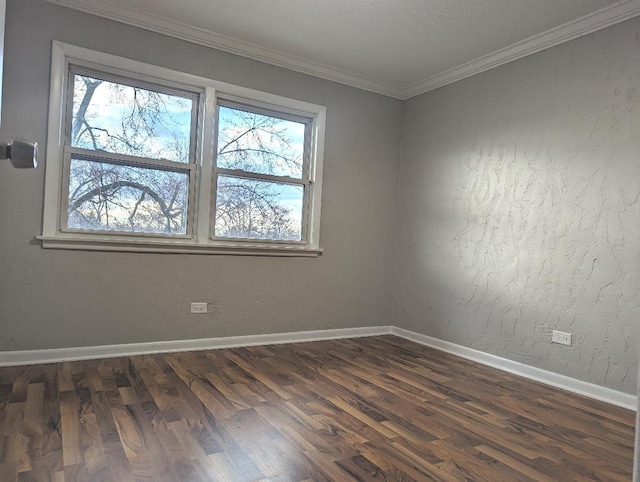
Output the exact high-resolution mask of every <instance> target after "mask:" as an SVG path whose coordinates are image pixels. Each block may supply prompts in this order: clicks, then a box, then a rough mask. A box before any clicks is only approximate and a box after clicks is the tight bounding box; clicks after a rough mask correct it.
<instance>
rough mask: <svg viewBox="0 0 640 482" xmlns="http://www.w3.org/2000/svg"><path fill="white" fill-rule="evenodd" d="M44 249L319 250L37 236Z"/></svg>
mask: <svg viewBox="0 0 640 482" xmlns="http://www.w3.org/2000/svg"><path fill="white" fill-rule="evenodd" d="M36 239H39V240H40V241H42V247H43V248H45V249H71V250H81V251H120V252H133V253H179V254H217V255H236V256H280V257H306V258H316V257H318V256H320V255H321V254H322V249H320V248H309V247H307V246H285V245H278V244H267V243H255V244H254V243H219V242H218V243H215V244H214V243H213V242H210V243H206V244H204V243H199V244H196V243H193V242H188V241H187V242H185V241H174V240H170V241H167V240H158V239H153V240H151V239H144V240H141V239H127V238H122V237H118V238H115V237H114V238H111V237H104V236H95V237H94V236H36Z"/></svg>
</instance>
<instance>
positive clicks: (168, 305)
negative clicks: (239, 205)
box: [0, 0, 402, 350]
mask: <svg viewBox="0 0 640 482" xmlns="http://www.w3.org/2000/svg"><path fill="white" fill-rule="evenodd" d="M7 15H8V25H7V42H6V67H5V76H6V77H5V85H4V95H5V97H4V99H3V100H4V105H3V112H2V132H1V136H2V138H3V139H7V138H9V137H10V136H12V135H19V136H21V137H26V138H29V139H33V140H36V141H38V142H39V143H40V145H41V146H42V147H44V146H45V141H46V127H47V109H48V97H49V69H50V56H51V41H52V40H53V39H57V40H61V41H63V42H68V43H71V44H75V45H80V46H83V47H87V48H92V49H96V50H101V51H106V52H109V53H112V54H116V55H121V56H126V57H130V58H133V59H136V60H140V61H143V62H148V63H152V64H157V65H161V66H164V67H168V68H172V69H176V70H181V71H185V72H189V73H193V74H196V75H201V76H206V77H210V78H214V79H217V80H220V81H224V82H231V83H235V84H238V85H243V86H246V87H250V88H254V89H259V90H263V91H267V92H272V93H275V94H279V95H283V96H287V97H292V98H296V99H301V100H304V101H308V102H313V103H317V104H322V105H326V106H327V131H326V145H325V147H326V154H325V172H324V192H323V194H324V196H323V206H322V227H321V246H322V247H323V248H324V249H325V255H324V256H322V257H320V258H317V259H285V258H266V257H230V256H201V255H176V254H169V255H162V254H128V253H95V252H94V253H91V252H79V251H76V252H73V251H60V250H43V249H42V248H41V247H40V244H39V243H38V242H36V241H34V236H36V235H37V234H39V233H40V232H41V220H42V219H41V218H42V195H43V180H44V177H43V175H44V167H45V164H46V160H45V159H44V158H41V166H40V167H39V168H38V169H37V170H36V171H18V170H15V169H11V168H10V167H9V163H7V162H4V163H0V226H2V228H1V229H0V350H15V349H19V348H23V349H35V348H46V347H68V346H80V345H100V344H111V343H128V342H143V341H154V340H173V339H186V338H199V337H217V336H228V335H245V334H258V333H277V332H285V331H299V330H312V329H324V328H344V327H356V326H370V325H383V324H388V322H389V317H390V307H391V283H392V270H393V243H394V234H393V232H392V230H391V229H390V226H391V225H392V219H393V215H394V205H393V202H392V200H393V199H395V190H396V184H397V162H398V158H399V154H398V153H399V142H400V127H399V126H400V121H401V112H402V103H401V102H400V101H396V100H392V99H389V98H386V97H383V96H379V95H375V94H370V93H367V92H364V91H360V90H358V89H353V88H349V87H346V86H342V85H339V84H335V83H331V82H327V81H323V80H320V79H316V78H313V77H308V76H305V75H302V74H298V73H295V72H291V71H287V70H284V69H280V68H277V67H273V66H269V65H266V64H261V63H259V62H255V61H251V60H248V59H243V58H240V57H236V56H233V55H230V54H225V53H222V52H218V51H215V50H211V49H207V48H205V47H200V46H196V45H193V44H189V43H186V42H182V41H179V40H175V39H171V38H167V37H163V36H161V35H156V34H153V33H150V32H147V31H143V30H139V29H136V28H132V27H129V26H126V25H121V24H117V23H113V22H109V21H107V20H104V19H100V18H97V17H93V16H90V15H85V14H81V13H79V12H75V11H73V10H69V9H65V8H61V7H57V6H55V5H52V4H49V3H45V2H43V1H41V0H9V2H8V10H7ZM42 152H43V151H42ZM363 240H366V243H365V244H363ZM190 301H208V302H211V303H212V305H211V306H210V313H209V314H208V315H189V314H188V304H189V302H190Z"/></svg>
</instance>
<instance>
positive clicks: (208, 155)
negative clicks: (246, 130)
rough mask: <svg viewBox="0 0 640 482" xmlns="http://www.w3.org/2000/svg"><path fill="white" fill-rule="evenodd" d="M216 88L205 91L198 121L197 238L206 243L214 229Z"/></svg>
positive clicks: (208, 88)
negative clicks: (212, 212)
mask: <svg viewBox="0 0 640 482" xmlns="http://www.w3.org/2000/svg"><path fill="white" fill-rule="evenodd" d="M215 94H216V93H215V89H213V88H211V87H207V88H206V89H205V92H204V96H203V97H204V98H203V101H202V109H201V110H202V114H201V116H200V121H199V123H198V138H199V139H200V146H199V149H198V154H197V157H198V159H197V161H196V162H197V163H198V168H199V171H198V174H199V175H198V186H197V192H198V198H197V221H196V229H197V233H196V234H197V239H198V242H200V243H204V242H206V241H207V239H209V233H210V232H211V230H212V227H210V224H213V221H212V220H211V219H212V216H211V211H210V209H211V205H212V198H214V197H215V196H212V192H213V191H214V190H215V187H214V186H213V182H214V179H213V172H212V171H213V162H214V160H213V158H214V156H215V142H216V139H215V128H216V126H215V118H216V100H215Z"/></svg>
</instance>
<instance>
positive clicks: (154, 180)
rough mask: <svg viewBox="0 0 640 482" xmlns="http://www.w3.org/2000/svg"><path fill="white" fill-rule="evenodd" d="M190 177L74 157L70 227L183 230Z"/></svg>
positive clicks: (161, 230) (70, 180)
mask: <svg viewBox="0 0 640 482" xmlns="http://www.w3.org/2000/svg"><path fill="white" fill-rule="evenodd" d="M188 197H189V176H188V175H187V174H186V173H182V172H171V171H165V170H159V169H150V168H141V167H131V166H123V165H117V164H110V163H105V162H95V161H90V160H84V159H76V158H72V159H71V166H70V178H69V204H68V206H69V207H68V220H67V227H68V228H70V229H86V230H106V231H125V232H132V233H164V234H185V233H186V232H187V206H188V202H187V201H188Z"/></svg>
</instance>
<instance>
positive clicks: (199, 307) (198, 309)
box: [191, 303, 207, 313]
mask: <svg viewBox="0 0 640 482" xmlns="http://www.w3.org/2000/svg"><path fill="white" fill-rule="evenodd" d="M206 312H207V304H206V303H191V313H206Z"/></svg>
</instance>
